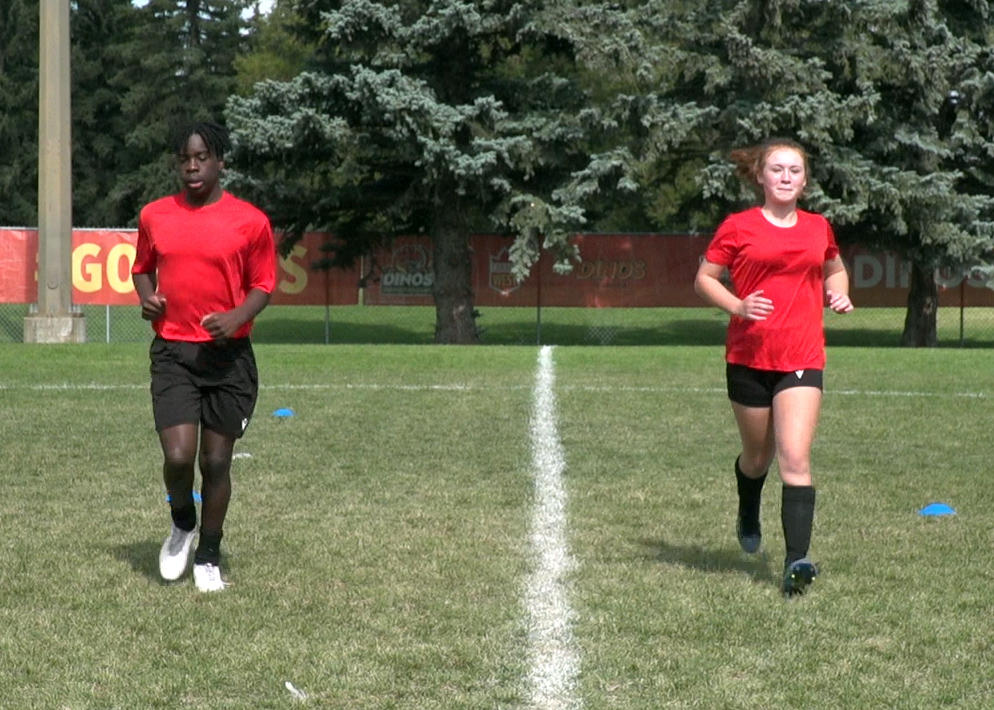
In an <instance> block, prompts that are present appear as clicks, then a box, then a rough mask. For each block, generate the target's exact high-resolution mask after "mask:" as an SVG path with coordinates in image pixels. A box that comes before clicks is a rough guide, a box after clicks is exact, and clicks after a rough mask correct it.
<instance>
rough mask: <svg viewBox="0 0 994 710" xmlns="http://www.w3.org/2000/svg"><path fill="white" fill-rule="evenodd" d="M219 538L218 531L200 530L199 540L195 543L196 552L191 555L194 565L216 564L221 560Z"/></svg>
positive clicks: (219, 532) (219, 533)
mask: <svg viewBox="0 0 994 710" xmlns="http://www.w3.org/2000/svg"><path fill="white" fill-rule="evenodd" d="M221 537H222V533H221V531H220V530H204V529H203V528H200V539H199V540H198V541H197V551H196V553H194V555H193V561H194V563H196V564H198V565H202V564H207V563H208V562H209V563H210V564H212V565H216V564H218V562H219V561H220V560H221Z"/></svg>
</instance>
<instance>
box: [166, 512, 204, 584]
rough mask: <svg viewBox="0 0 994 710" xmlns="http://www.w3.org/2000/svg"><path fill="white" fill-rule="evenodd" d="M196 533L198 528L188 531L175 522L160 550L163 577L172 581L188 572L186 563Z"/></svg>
mask: <svg viewBox="0 0 994 710" xmlns="http://www.w3.org/2000/svg"><path fill="white" fill-rule="evenodd" d="M196 534H197V530H196V528H194V529H193V530H190V531H189V532H188V531H186V530H180V529H179V528H178V527H176V523H173V529H172V531H171V532H170V533H169V537H167V538H166V541H165V542H164V543H162V549H161V550H159V574H161V575H162V578H163V579H165V580H166V581H169V582H172V581H173V580H176V579H179V578H180V577H182V576H183V573H184V572H186V563H187V562H188V561H189V559H190V548H191V547H193V538H194V537H195V536H196Z"/></svg>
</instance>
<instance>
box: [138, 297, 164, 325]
mask: <svg viewBox="0 0 994 710" xmlns="http://www.w3.org/2000/svg"><path fill="white" fill-rule="evenodd" d="M141 305H142V318H144V319H145V320H159V319H160V318H162V316H164V315H165V314H166V297H165V296H160V295H159V294H157V293H153V294H152V295H151V296H149V297H148V298H146V299H144V300H143V301H142V304H141Z"/></svg>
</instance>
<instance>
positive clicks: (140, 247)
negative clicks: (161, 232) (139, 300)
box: [131, 217, 155, 274]
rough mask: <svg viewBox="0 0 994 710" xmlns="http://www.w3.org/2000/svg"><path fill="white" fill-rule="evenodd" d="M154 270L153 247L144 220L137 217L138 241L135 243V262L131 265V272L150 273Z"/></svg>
mask: <svg viewBox="0 0 994 710" xmlns="http://www.w3.org/2000/svg"><path fill="white" fill-rule="evenodd" d="M154 272H155V249H154V246H153V243H152V237H151V235H150V234H149V231H148V226H147V225H146V224H145V220H144V219H143V218H141V217H139V218H138V243H137V244H136V245H135V263H134V264H133V265H132V267H131V273H132V274H151V273H154Z"/></svg>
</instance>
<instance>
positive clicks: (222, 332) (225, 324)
mask: <svg viewBox="0 0 994 710" xmlns="http://www.w3.org/2000/svg"><path fill="white" fill-rule="evenodd" d="M244 323H245V321H244V320H242V319H241V318H240V317H239V315H238V314H237V313H236V312H235V311H220V312H215V313H208V314H207V315H206V316H204V317H203V318H201V319H200V325H202V326H204V328H205V329H206V330H207V332H208V333H210V336H211V337H212V338H214V340H227V339H228V338H230V337H231V336H232V335H234V334H235V332H236V331H237V330H238V329H239V328H241V327H242V325H243V324H244Z"/></svg>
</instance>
